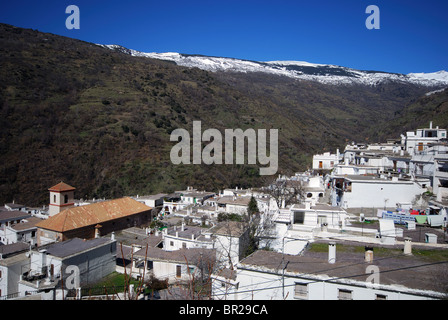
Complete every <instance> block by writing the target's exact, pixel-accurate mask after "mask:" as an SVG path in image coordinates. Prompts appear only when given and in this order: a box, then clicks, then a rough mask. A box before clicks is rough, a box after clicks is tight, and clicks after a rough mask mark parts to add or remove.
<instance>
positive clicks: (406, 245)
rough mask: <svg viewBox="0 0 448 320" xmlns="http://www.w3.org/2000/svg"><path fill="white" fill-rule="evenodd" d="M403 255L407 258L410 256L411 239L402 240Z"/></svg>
mask: <svg viewBox="0 0 448 320" xmlns="http://www.w3.org/2000/svg"><path fill="white" fill-rule="evenodd" d="M403 253H404V254H405V255H407V256H410V255H412V239H411V238H408V237H406V238H404V250H403Z"/></svg>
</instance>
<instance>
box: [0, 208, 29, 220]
mask: <svg viewBox="0 0 448 320" xmlns="http://www.w3.org/2000/svg"><path fill="white" fill-rule="evenodd" d="M29 217H31V215H30V214H29V213H26V212H22V211H16V210H13V211H9V210H0V221H11V220H17V219H27V218H29Z"/></svg>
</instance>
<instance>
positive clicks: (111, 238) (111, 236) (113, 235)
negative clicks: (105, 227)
mask: <svg viewBox="0 0 448 320" xmlns="http://www.w3.org/2000/svg"><path fill="white" fill-rule="evenodd" d="M110 240H111V241H115V232H113V231H112V234H111V235H110Z"/></svg>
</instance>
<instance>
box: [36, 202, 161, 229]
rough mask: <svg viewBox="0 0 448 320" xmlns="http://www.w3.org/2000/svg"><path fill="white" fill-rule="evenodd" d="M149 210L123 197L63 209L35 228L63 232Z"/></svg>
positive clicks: (145, 206)
mask: <svg viewBox="0 0 448 320" xmlns="http://www.w3.org/2000/svg"><path fill="white" fill-rule="evenodd" d="M151 209H152V208H151V207H148V206H147V205H144V204H143V203H141V202H138V201H136V200H134V199H132V198H129V197H125V198H121V199H115V200H109V201H102V202H97V203H93V204H88V205H85V206H79V207H73V208H70V209H65V210H63V211H61V212H59V213H58V214H56V215H54V216H52V217H50V218H48V219H47V220H44V221H42V222H39V223H38V224H37V227H38V228H42V229H47V230H52V231H56V232H65V231H68V230H74V229H78V228H82V227H86V226H96V225H97V224H101V223H103V222H105V221H110V220H114V219H119V218H123V217H126V216H131V215H134V214H137V213H140V212H144V211H148V210H151Z"/></svg>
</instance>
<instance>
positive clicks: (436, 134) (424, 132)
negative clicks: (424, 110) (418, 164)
mask: <svg viewBox="0 0 448 320" xmlns="http://www.w3.org/2000/svg"><path fill="white" fill-rule="evenodd" d="M446 138H447V135H446V129H439V127H438V126H437V127H436V128H433V126H432V121H431V122H430V123H429V128H423V129H417V130H416V131H415V132H414V131H409V132H406V136H404V135H401V140H402V145H404V148H405V150H406V151H407V152H408V153H409V154H411V155H413V154H419V153H424V152H426V151H427V150H428V149H429V148H431V147H432V146H433V144H434V143H438V142H440V141H441V140H442V139H446Z"/></svg>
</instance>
